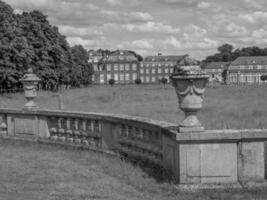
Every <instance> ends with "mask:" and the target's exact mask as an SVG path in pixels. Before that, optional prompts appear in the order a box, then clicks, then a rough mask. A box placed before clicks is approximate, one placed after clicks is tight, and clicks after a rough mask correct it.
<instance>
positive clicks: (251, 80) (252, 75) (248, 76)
mask: <svg viewBox="0 0 267 200" xmlns="http://www.w3.org/2000/svg"><path fill="white" fill-rule="evenodd" d="M247 82H249V83H253V82H254V74H247Z"/></svg>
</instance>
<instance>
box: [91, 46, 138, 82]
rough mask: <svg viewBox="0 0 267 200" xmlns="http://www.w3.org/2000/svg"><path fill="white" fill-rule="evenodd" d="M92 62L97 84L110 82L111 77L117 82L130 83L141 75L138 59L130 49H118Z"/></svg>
mask: <svg viewBox="0 0 267 200" xmlns="http://www.w3.org/2000/svg"><path fill="white" fill-rule="evenodd" d="M92 64H93V66H94V82H95V83H97V84H108V83H109V81H110V80H111V79H113V80H114V81H115V84H130V83H134V82H135V80H136V79H137V78H138V77H139V62H138V59H137V58H136V57H135V55H134V54H133V53H131V52H129V51H125V50H117V51H115V52H113V53H112V54H110V55H109V56H108V57H102V58H101V59H99V60H98V63H92Z"/></svg>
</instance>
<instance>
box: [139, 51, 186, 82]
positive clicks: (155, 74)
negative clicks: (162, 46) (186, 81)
mask: <svg viewBox="0 0 267 200" xmlns="http://www.w3.org/2000/svg"><path fill="white" fill-rule="evenodd" d="M184 57H185V55H182V56H179V55H166V56H165V55H161V54H159V55H156V56H148V57H145V58H144V60H143V61H142V62H141V63H140V79H141V81H142V83H158V82H160V81H161V80H162V78H166V79H167V80H168V82H169V81H170V79H169V77H170V75H171V74H172V73H173V68H174V66H176V65H177V63H178V62H179V61H181V60H182V59H183V58H184Z"/></svg>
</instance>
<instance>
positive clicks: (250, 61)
mask: <svg viewBox="0 0 267 200" xmlns="http://www.w3.org/2000/svg"><path fill="white" fill-rule="evenodd" d="M231 65H267V56H241V57H238V58H237V59H236V60H234V61H233V62H232V63H231Z"/></svg>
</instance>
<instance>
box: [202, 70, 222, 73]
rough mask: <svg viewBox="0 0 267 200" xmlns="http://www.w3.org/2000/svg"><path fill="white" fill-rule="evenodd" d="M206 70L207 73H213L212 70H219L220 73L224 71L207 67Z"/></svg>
mask: <svg viewBox="0 0 267 200" xmlns="http://www.w3.org/2000/svg"><path fill="white" fill-rule="evenodd" d="M205 71H206V72H207V73H212V72H215V73H216V72H218V73H221V72H222V71H223V69H205Z"/></svg>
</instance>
